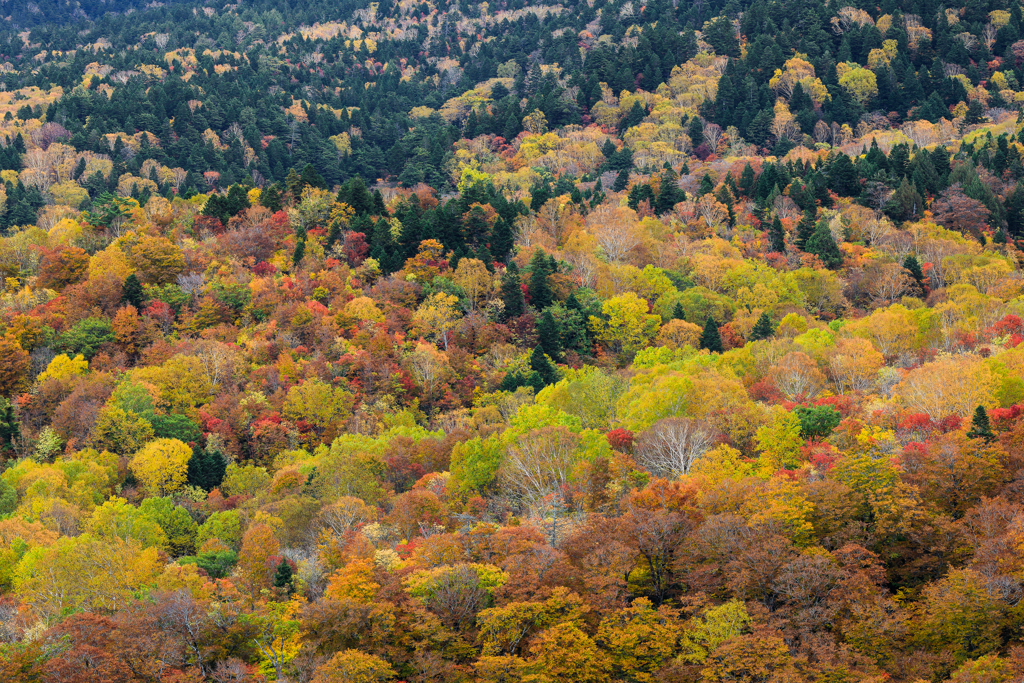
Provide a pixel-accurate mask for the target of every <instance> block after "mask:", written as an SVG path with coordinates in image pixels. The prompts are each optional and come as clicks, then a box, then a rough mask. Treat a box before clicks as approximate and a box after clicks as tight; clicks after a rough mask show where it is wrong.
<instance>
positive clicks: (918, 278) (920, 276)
mask: <svg viewBox="0 0 1024 683" xmlns="http://www.w3.org/2000/svg"><path fill="white" fill-rule="evenodd" d="M903 268H904V269H905V270H906V271H907V272H908V273H910V277H911V278H912V279H913V280H914V283H915V289H916V290H917V294H919V295H920V296H924V271H923V270H921V264H920V263H919V262H918V260H917V257H916V256H914V255H913V254H908V255H907V257H906V258H905V259H903Z"/></svg>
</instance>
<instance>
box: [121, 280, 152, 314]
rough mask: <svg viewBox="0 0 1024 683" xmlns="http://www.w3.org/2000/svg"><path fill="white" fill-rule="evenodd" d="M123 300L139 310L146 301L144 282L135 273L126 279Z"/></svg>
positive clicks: (122, 291) (122, 294)
mask: <svg viewBox="0 0 1024 683" xmlns="http://www.w3.org/2000/svg"><path fill="white" fill-rule="evenodd" d="M121 301H123V302H125V303H128V304H131V305H132V306H134V307H135V308H136V309H138V310H142V305H143V304H145V303H146V294H145V292H144V291H143V290H142V283H141V282H139V278H138V276H137V275H136V274H135V273H132V274H131V275H129V276H128V277H126V278H125V279H124V287H123V289H122V290H121Z"/></svg>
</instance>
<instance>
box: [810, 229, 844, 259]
mask: <svg viewBox="0 0 1024 683" xmlns="http://www.w3.org/2000/svg"><path fill="white" fill-rule="evenodd" d="M805 251H806V252H807V253H808V254H815V255H817V257H818V258H820V259H821V262H822V263H824V264H825V267H826V268H838V267H839V266H841V265H843V254H842V252H840V251H839V245H838V244H836V240H835V238H834V237H832V229H831V228H829V227H828V222H826V221H824V220H821V221H819V222H818V227H817V228H816V229H815V230H814V234H813V235H811V238H810V239H809V240H807V248H806V249H805Z"/></svg>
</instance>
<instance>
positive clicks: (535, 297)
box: [528, 249, 553, 311]
mask: <svg viewBox="0 0 1024 683" xmlns="http://www.w3.org/2000/svg"><path fill="white" fill-rule="evenodd" d="M549 275H551V264H550V262H549V261H548V258H547V256H546V255H545V254H544V251H543V250H542V249H537V251H535V252H533V258H531V259H530V285H529V289H528V291H529V293H530V305H532V306H533V307H534V308H536V309H537V310H538V311H542V310H544V309H545V308H547V307H548V306H550V305H551V301H552V297H553V295H552V293H551V285H550V284H549V283H548V276H549Z"/></svg>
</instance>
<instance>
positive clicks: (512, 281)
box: [501, 261, 526, 320]
mask: <svg viewBox="0 0 1024 683" xmlns="http://www.w3.org/2000/svg"><path fill="white" fill-rule="evenodd" d="M501 301H502V303H503V304H505V310H504V312H503V315H504V317H505V319H506V320H508V319H509V318H518V317H519V316H521V315H522V314H523V311H524V310H525V309H526V303H525V302H524V301H523V287H522V282H521V281H520V280H519V267H518V266H516V263H515V261H512V262H511V263H509V264H508V267H506V268H505V274H504V275H503V276H502V277H501Z"/></svg>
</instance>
